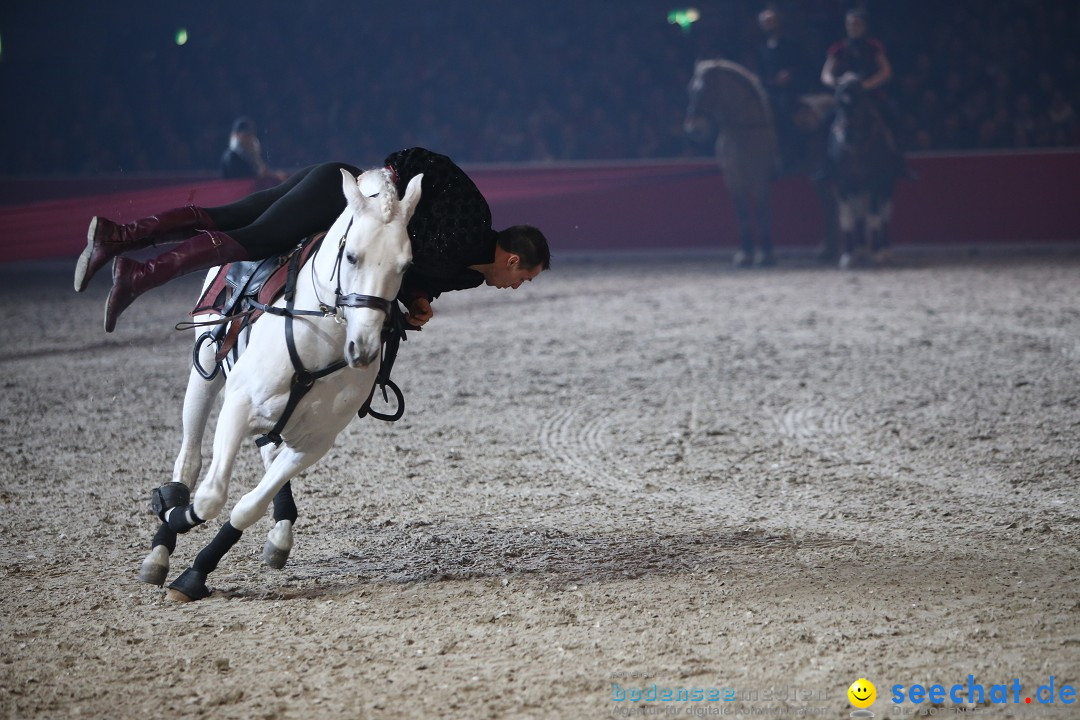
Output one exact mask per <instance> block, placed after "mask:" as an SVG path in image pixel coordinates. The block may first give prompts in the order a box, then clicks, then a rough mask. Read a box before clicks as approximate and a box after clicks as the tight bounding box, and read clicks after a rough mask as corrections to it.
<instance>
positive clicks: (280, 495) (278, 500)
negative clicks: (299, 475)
mask: <svg viewBox="0 0 1080 720" xmlns="http://www.w3.org/2000/svg"><path fill="white" fill-rule="evenodd" d="M296 518H297V512H296V503H295V502H294V501H293V496H292V481H289V482H287V483H285V484H284V485H282V486H281V489H280V490H278V491H277V495H275V496H274V522H275V523H276V522H278V521H280V520H288V521H289V522H291V523H292V524H293V525H295V524H296Z"/></svg>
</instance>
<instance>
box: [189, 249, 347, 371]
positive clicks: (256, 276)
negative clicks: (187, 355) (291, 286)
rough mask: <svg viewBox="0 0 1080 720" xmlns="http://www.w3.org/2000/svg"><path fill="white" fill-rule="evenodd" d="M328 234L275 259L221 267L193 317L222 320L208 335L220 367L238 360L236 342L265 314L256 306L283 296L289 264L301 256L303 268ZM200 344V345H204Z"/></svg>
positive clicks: (273, 301)
mask: <svg viewBox="0 0 1080 720" xmlns="http://www.w3.org/2000/svg"><path fill="white" fill-rule="evenodd" d="M324 237H326V233H325V232H322V233H317V234H315V235H311V236H309V237H307V238H305V239H304V240H303V241H302V242H301V243H300V244H299V245H297V246H296V247H294V248H293V249H292V250H289V251H287V252H284V253H281V254H280V255H273V256H271V257H268V258H265V259H263V260H240V261H238V262H233V263H229V264H228V265H222V266H221V267H220V268H219V269H218V273H217V275H216V276H215V277H214V279H213V281H212V282H211V283H210V284H209V285H207V287H206V290H205V291H204V292H203V294H202V296H201V297H200V298H199V301H198V302H197V303H195V309H194V310H192V311H191V315H192V317H194V316H196V315H204V314H207V313H213V314H215V315H220V316H221V317H222V320H220V321H214V323H213V324H214V325H216V327H215V328H214V329H213V330H211V331H209V335H210V338H209V339H210V340H212V341H213V342H214V343H216V344H217V345H218V351H217V353H216V354H215V356H214V359H215V360H216V361H217V363H221V361H222V360H224V359H225V358H226V357H228V355H229V353H230V352H232V353H233V359H236V357H237V353H236V341H237V339H239V337H240V333H241V332H243V330H244V329H245V328H247V327H250V326H251V325H252V324H254V322H255V321H256V320H258V319H259V317H260V316H261V315H262V314H263V310H262V309H261V308H259V307H257V306H256V305H255V304H253V303H252V302H251V301H252V300H254V301H255V302H256V303H258V305H261V306H267V305H272V304H274V303H275V302H276V301H277V300H278V299H279V298H280V297H281V296H282V295H283V294H284V293H285V285H286V283H287V282H288V276H289V261H290V260H291V259H292V257H293V255H295V254H296V253H300V260H299V262H300V265H301V266H303V264H304V263H305V262H307V260H308V258H309V257H311V255H312V253H314V252H315V251H316V250H318V249H319V245H320V244H321V243H322V240H323V238H324ZM202 342H205V340H203V341H201V342H200V343H199V345H200V346H201V345H202ZM197 357H198V352H197V348H196V367H197V368H198V369H199V371H200V372H201V373H203V376H204V377H205V375H206V374H205V372H203V368H199V366H198V361H197Z"/></svg>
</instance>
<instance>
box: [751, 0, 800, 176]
mask: <svg viewBox="0 0 1080 720" xmlns="http://www.w3.org/2000/svg"><path fill="white" fill-rule="evenodd" d="M758 25H759V26H760V27H761V30H762V32H764V33H765V42H764V43H762V44H761V45H760V46H759V47H758V74H759V75H760V77H761V83H762V85H763V86H764V87H765V94H766V95H767V96H768V98H769V104H770V106H771V109H772V116H773V127H774V128H775V129H776V140H777V143H778V144H779V145H780V158H781V160H782V161H783V164H784V168H785V170H787V169H790V168H792V167H794V166H797V165H798V161H799V159H800V158H799V157H798V156H799V155H800V152H799V151H800V149H801V145H802V143H801V142H800V139H799V135H798V131H797V129H796V127H795V112H796V111H797V110H798V108H799V96H800V95H802V94H803V93H805V92H806V82H805V78H804V76H803V75H804V74H803V67H804V66H805V59H804V57H803V53H802V50H801V49H800V48H799V46H798V45H797V44H796V43H795V42H794V41H792V40H790V39H789V38H788V37H787V36H786V35H784V32H783V18H782V17H781V16H780V13H779V12H778V11H777V10H776V9H775V8H772V7H769V8H766V9H764V10H762V11H761V12H760V13H759V14H758Z"/></svg>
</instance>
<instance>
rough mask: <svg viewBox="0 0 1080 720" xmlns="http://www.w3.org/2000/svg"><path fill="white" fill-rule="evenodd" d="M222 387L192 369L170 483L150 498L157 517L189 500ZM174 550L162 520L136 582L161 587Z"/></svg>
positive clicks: (205, 356) (206, 349) (219, 380)
mask: <svg viewBox="0 0 1080 720" xmlns="http://www.w3.org/2000/svg"><path fill="white" fill-rule="evenodd" d="M213 348H214V346H213V344H204V345H203V351H202V353H201V356H200V361H201V362H203V367H210V364H211V363H213V362H214V352H213ZM224 384H225V378H224V376H223V375H222V374H221V373H218V375H217V376H216V377H215V378H214V379H213V380H206V379H205V378H203V376H202V375H200V374H199V373H198V372H197V371H196V370H195V369H194V368H192V370H191V373H190V375H189V376H188V385H187V392H186V394H185V395H184V411H183V428H184V437H183V440H182V441H181V443H180V452H179V454H178V455H177V457H176V462H175V463H174V464H173V477H172V482H171V483H168V484H166V485H163V486H161V487H160V488H158V489H157V490H155V491H154V494H153V496H152V498H151V507H152V508H153V509H154V512H155V513H156V514H157V515H158V517H161V518H164V514H165V512H167V511H168V510H169V509H171V508H173V507H175V506H176V505H186V504H187V503H188V502H189V500H190V491H191V488H192V487H194V486H195V483H196V481H197V479H198V477H199V471H200V470H201V469H202V440H203V435H204V434H205V433H206V422H207V420H208V419H209V417H210V410H211V409H212V408H213V406H214V400H215V398H216V397H217V395H218V393H219V392H221V388H222V387H223V386H224ZM175 549H176V531H175V530H173V529H172V528H171V527H169V525H168V524H167V523H165V522H164V520H163V521H162V523H161V524H160V525H159V526H158V529H157V532H156V533H154V539H153V540H152V541H151V543H150V553H149V554H148V555H147V556H146V557H145V558H143V561H142V565H141V566H140V567H139V580H141V581H142V582H144V583H149V584H151V585H158V586H161V585H164V584H165V578H166V577H167V576H168V574H169V558H170V556H171V555H172V553H173V551H174V550H175Z"/></svg>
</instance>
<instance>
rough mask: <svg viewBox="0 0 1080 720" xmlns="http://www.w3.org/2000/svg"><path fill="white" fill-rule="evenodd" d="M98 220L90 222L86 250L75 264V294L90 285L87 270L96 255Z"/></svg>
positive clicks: (95, 218)
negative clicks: (95, 237)
mask: <svg viewBox="0 0 1080 720" xmlns="http://www.w3.org/2000/svg"><path fill="white" fill-rule="evenodd" d="M97 226H98V219H97V217H96V216H95V217H94V219H93V220H91V221H90V229H89V230H87V231H86V249H85V250H83V251H82V255H80V256H79V259H78V261H76V263H75V292H82V291H83V290H85V289H86V286H87V285H89V284H90V279H89V278H88V277H86V270H87V268H89V267H90V258H91V257H93V255H94V235H95V234H97Z"/></svg>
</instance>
